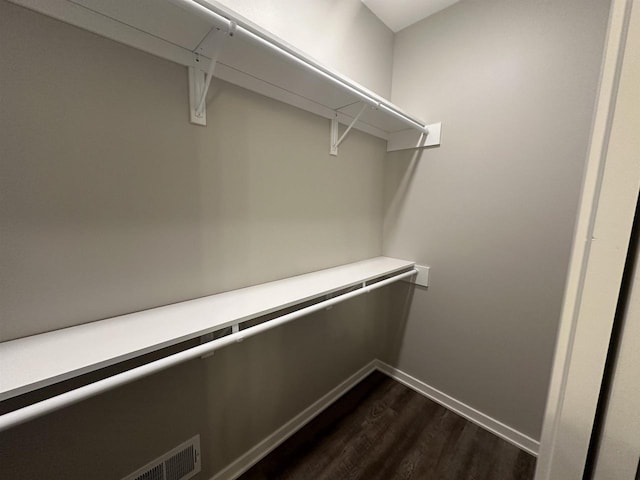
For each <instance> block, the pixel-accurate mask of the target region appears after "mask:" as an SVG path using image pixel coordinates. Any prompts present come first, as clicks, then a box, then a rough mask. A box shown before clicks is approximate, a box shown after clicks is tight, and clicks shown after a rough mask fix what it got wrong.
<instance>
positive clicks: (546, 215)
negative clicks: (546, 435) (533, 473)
mask: <svg viewBox="0 0 640 480" xmlns="http://www.w3.org/2000/svg"><path fill="white" fill-rule="evenodd" d="M608 6H609V2H608V1H606V0H588V1H583V0H580V1H577V0H572V1H559V0H552V1H545V2H533V1H506V0H504V1H503V0H492V1H482V2H481V1H463V2H460V3H458V4H456V5H454V6H452V7H450V8H448V9H446V10H443V11H441V12H439V13H438V14H436V15H434V16H432V17H430V18H427V19H425V20H423V21H421V22H419V23H417V24H415V25H414V26H411V27H409V28H407V29H405V30H403V31H401V32H400V33H399V34H398V35H397V38H396V43H395V50H394V75H393V95H392V100H393V101H394V102H396V103H397V104H399V105H400V106H402V107H405V108H407V109H410V110H411V111H412V112H415V114H416V115H418V116H420V117H422V118H423V119H425V120H427V121H428V122H433V121H442V122H443V133H442V145H441V146H440V147H439V148H433V149H426V150H424V151H423V152H422V153H421V154H420V155H419V156H418V157H417V158H414V157H413V154H412V153H411V152H399V153H395V154H391V155H389V158H388V163H387V164H386V170H385V181H386V188H385V191H386V199H385V202H386V203H385V223H384V253H385V255H389V256H396V257H400V258H403V257H404V258H411V259H413V260H416V261H417V262H419V263H423V264H425V265H431V266H432V277H431V280H432V281H431V286H430V287H429V289H428V291H425V290H416V292H415V294H414V298H413V304H412V306H411V309H410V311H409V315H408V319H407V321H406V325H404V331H403V332H402V334H403V337H402V338H401V340H400V342H399V344H400V348H396V350H395V351H394V352H392V353H391V354H390V355H389V356H388V359H389V361H391V362H394V363H395V364H396V365H397V366H398V367H399V368H400V369H402V370H404V371H406V372H407V373H409V374H412V375H414V376H415V377H417V378H418V379H420V380H422V381H423V382H425V383H427V384H429V385H431V386H433V387H435V388H437V389H439V390H441V391H443V392H445V393H447V394H449V395H450V396H452V397H454V398H455V399H457V400H459V401H462V402H464V403H466V404H468V405H470V406H472V407H474V408H476V409H478V410H480V411H481V412H482V413H484V414H487V415H489V416H491V417H493V418H494V419H497V420H499V421H501V422H503V423H505V424H507V425H508V426H511V427H513V428H515V429H516V430H518V431H520V432H522V433H524V434H526V435H528V436H530V437H532V438H534V439H538V438H539V435H540V428H541V422H542V415H543V411H544V406H545V399H546V393H547V385H548V382H549V371H550V366H551V361H552V355H553V347H554V340H555V335H556V329H557V325H558V317H559V312H560V306H561V300H562V294H563V286H564V281H565V274H566V269H567V265H568V260H569V250H570V244H571V238H572V233H573V227H574V221H575V220H574V217H575V213H576V208H577V202H578V198H579V189H580V185H581V179H582V169H583V164H584V161H585V157H586V148H587V141H588V138H589V130H590V125H591V118H592V110H593V105H594V100H595V92H596V86H597V81H598V73H599V67H600V62H601V53H602V49H603V42H604V35H605V28H606V21H607V13H608Z"/></svg>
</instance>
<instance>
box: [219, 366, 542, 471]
mask: <svg viewBox="0 0 640 480" xmlns="http://www.w3.org/2000/svg"><path fill="white" fill-rule="evenodd" d="M374 370H378V371H380V372H382V373H384V374H386V375H388V376H390V377H391V378H393V379H394V380H397V381H398V382H400V383H402V384H404V385H406V386H407V387H409V388H411V389H412V390H414V391H416V392H418V393H420V394H421V395H424V396H425V397H427V398H429V399H431V400H433V401H434V402H436V403H439V404H440V405H442V406H443V407H445V408H447V409H449V410H451V411H453V412H455V413H457V414H458V415H460V416H462V417H464V418H466V419H467V420H469V421H471V422H473V423H475V424H476V425H479V426H480V427H482V428H484V429H485V430H488V431H489V432H491V433H493V434H495V435H497V436H498V437H500V438H502V439H503V440H506V441H507V442H509V443H512V444H514V445H515V446H517V447H519V448H521V449H522V450H524V451H526V452H528V453H530V454H531V455H535V456H537V455H538V449H539V448H540V443H539V442H538V441H536V440H534V439H532V438H531V437H528V436H527V435H525V434H523V433H520V432H518V431H517V430H515V429H513V428H511V427H509V426H507V425H505V424H504V423H501V422H499V421H498V420H495V419H494V418H491V417H489V416H488V415H485V414H484V413H482V412H479V411H478V410H476V409H475V408H472V407H470V406H469V405H466V404H464V403H462V402H460V401H458V400H456V399H455V398H452V397H450V396H449V395H447V394H446V393H443V392H441V391H439V390H437V389H435V388H433V387H431V386H429V385H427V384H426V383H423V382H421V381H420V380H418V379H417V378H414V377H412V376H411V375H408V374H406V373H404V372H403V371H401V370H398V369H397V368H393V367H392V366H390V365H388V364H386V363H384V362H382V361H380V360H374V361H372V362H371V363H369V364H368V365H366V366H364V367H363V368H361V369H360V370H358V371H357V372H356V373H354V374H353V375H351V376H350V377H349V378H347V379H346V380H345V381H344V382H342V383H341V384H340V385H338V386H337V387H335V388H334V389H333V390H331V391H330V392H329V393H327V394H326V395H324V396H323V397H322V398H320V399H319V400H318V401H316V402H315V403H313V404H312V405H310V406H309V407H307V408H306V409H305V410H303V411H302V412H300V413H299V414H298V415H296V416H295V417H294V418H292V419H291V420H289V421H288V422H287V423H285V424H284V425H283V426H282V427H280V428H279V429H278V430H276V431H275V432H273V433H272V434H271V435H269V436H268V437H266V438H265V439H264V440H262V441H261V442H260V443H258V444H257V445H256V446H254V447H253V448H252V449H251V450H249V451H247V452H246V453H244V454H243V455H241V456H240V457H238V458H237V459H236V460H234V461H233V462H232V463H230V464H229V465H227V466H226V467H225V468H224V469H222V470H220V471H219V472H218V473H216V474H215V475H214V476H213V477H211V479H210V480H234V479H236V478H238V477H239V476H240V475H242V474H243V473H244V472H246V471H247V470H249V469H250V468H251V467H252V466H253V465H255V464H256V463H258V462H259V461H260V460H262V459H263V458H264V457H266V456H267V455H268V454H269V453H270V452H271V451H273V450H274V449H275V448H277V447H278V446H279V445H280V444H281V443H283V442H284V441H285V440H287V439H288V438H289V437H291V436H292V435H293V434H294V433H296V432H297V431H298V430H300V429H301V428H302V427H304V426H305V425H306V424H307V423H309V422H310V421H311V420H313V419H314V418H315V417H316V416H318V415H319V414H320V413H322V412H323V411H324V410H325V409H326V408H327V407H328V406H330V405H331V404H332V403H333V402H335V401H336V400H338V399H339V398H340V397H341V396H342V395H344V394H345V393H347V392H348V391H349V390H350V389H351V388H353V387H354V386H355V385H357V384H358V383H359V382H360V381H361V380H363V379H364V378H365V377H366V376H367V375H369V374H370V373H371V372H373V371H374Z"/></svg>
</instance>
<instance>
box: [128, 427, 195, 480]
mask: <svg viewBox="0 0 640 480" xmlns="http://www.w3.org/2000/svg"><path fill="white" fill-rule="evenodd" d="M199 472H200V435H196V436H195V437H193V438H191V439H189V440H187V441H186V442H184V443H181V444H180V445H178V446H177V447H176V448H174V449H172V450H171V451H169V452H167V453H165V454H164V455H162V456H161V457H158V458H156V459H155V460H154V461H152V462H150V463H148V464H146V465H145V466H144V467H142V468H140V469H138V470H136V471H135V472H133V473H132V474H131V475H127V476H126V477H125V478H123V479H122V480H187V479H188V478H191V477H193V476H194V475H195V474H196V473H199Z"/></svg>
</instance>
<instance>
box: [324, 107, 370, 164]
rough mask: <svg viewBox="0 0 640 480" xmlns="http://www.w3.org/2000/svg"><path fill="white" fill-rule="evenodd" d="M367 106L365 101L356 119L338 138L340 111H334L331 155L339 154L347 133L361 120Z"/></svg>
mask: <svg viewBox="0 0 640 480" xmlns="http://www.w3.org/2000/svg"><path fill="white" fill-rule="evenodd" d="M367 107H368V105H367V104H366V103H363V105H362V108H361V109H360V111H359V112H358V114H357V115H356V116H355V117H354V119H353V120H352V121H351V123H350V124H349V126H348V127H347V129H346V130H345V131H344V133H343V134H342V136H341V137H340V138H338V112H335V113H334V115H333V118H332V119H331V149H330V150H329V154H330V155H333V156H334V157H337V156H338V147H339V146H340V144H341V143H342V141H343V140H344V139H345V138H346V136H347V134H348V133H349V131H350V130H351V129H352V128H353V126H354V125H355V124H356V122H357V121H358V120H360V117H361V116H362V114H363V113H364V111H365V110H366V109H367Z"/></svg>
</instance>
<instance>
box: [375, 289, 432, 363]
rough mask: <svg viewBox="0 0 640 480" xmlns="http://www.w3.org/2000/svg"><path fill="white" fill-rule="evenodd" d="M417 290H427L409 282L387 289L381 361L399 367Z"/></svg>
mask: <svg viewBox="0 0 640 480" xmlns="http://www.w3.org/2000/svg"><path fill="white" fill-rule="evenodd" d="M416 289H421V290H425V291H426V290H427V288H425V287H420V286H417V285H415V284H413V283H409V282H396V283H393V284H391V285H389V287H388V288H387V315H386V317H385V321H386V324H385V329H386V335H385V338H386V341H385V346H384V349H383V350H382V351H381V353H380V358H379V360H382V361H383V362H385V363H387V364H388V365H391V366H392V367H397V365H398V361H399V359H400V352H401V350H402V344H403V342H404V336H405V330H406V328H407V322H408V320H409V312H410V310H411V303H412V302H413V296H414V293H415V291H416Z"/></svg>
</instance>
